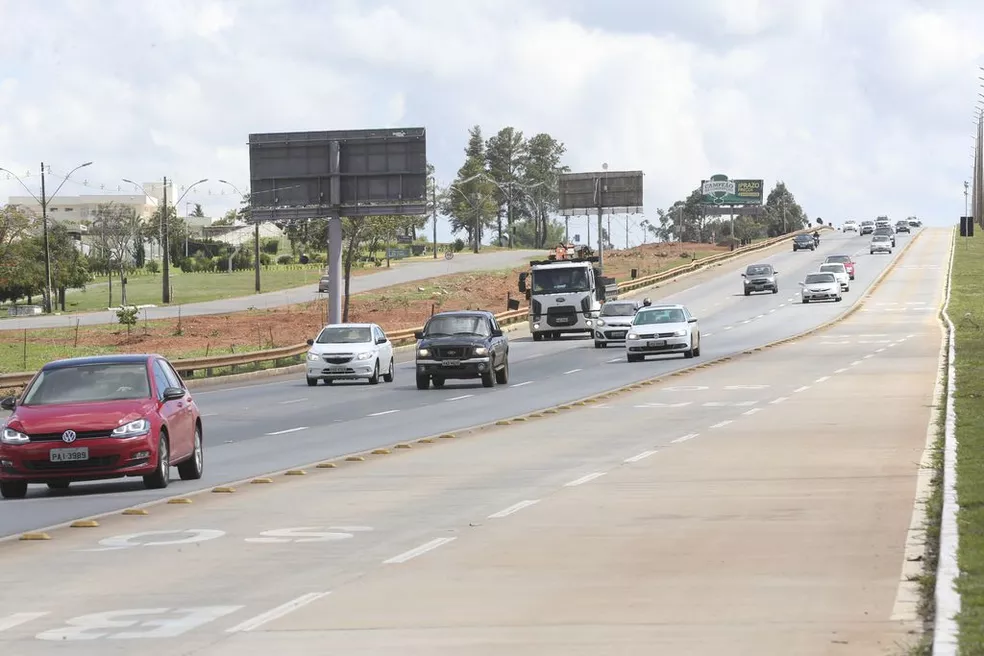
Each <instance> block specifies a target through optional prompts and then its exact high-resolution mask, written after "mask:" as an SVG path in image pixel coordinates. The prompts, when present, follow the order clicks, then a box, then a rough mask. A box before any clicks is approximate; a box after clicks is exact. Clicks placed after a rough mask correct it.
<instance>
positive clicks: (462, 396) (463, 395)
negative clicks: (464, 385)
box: [444, 394, 475, 401]
mask: <svg viewBox="0 0 984 656" xmlns="http://www.w3.org/2000/svg"><path fill="white" fill-rule="evenodd" d="M473 396H475V395H474V394H462V395H461V396H452V397H451V398H450V399H444V400H445V401H461V400H462V399H470V398H471V397H473Z"/></svg>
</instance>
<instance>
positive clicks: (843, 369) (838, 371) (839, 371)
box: [834, 367, 847, 374]
mask: <svg viewBox="0 0 984 656" xmlns="http://www.w3.org/2000/svg"><path fill="white" fill-rule="evenodd" d="M845 371H847V367H844V368H842V369H838V370H837V371H835V372H834V373H835V374H842V373H844V372H845Z"/></svg>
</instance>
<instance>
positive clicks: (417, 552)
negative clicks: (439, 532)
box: [383, 538, 457, 565]
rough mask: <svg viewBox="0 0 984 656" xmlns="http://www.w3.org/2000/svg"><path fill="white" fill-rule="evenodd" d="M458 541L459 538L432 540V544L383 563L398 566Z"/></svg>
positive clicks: (424, 545)
mask: <svg viewBox="0 0 984 656" xmlns="http://www.w3.org/2000/svg"><path fill="white" fill-rule="evenodd" d="M456 539H457V538H436V539H434V540H431V541H430V542H425V543H424V544H422V545H420V546H419V547H415V548H413V549H411V550H409V551H404V552H403V553H401V554H400V555H399V556H393V557H392V558H390V559H389V560H384V561H383V564H384V565H398V564H400V563H405V562H407V561H408V560H411V559H413V558H416V557H417V556H422V555H423V554H425V553H427V552H428V551H433V550H434V549H437V548H438V547H441V546H444V545H445V544H447V543H448V542H453V541H454V540H456Z"/></svg>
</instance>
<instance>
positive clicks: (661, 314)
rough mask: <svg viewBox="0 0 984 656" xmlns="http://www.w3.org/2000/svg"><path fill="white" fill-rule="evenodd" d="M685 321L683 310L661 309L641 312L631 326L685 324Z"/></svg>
mask: <svg viewBox="0 0 984 656" xmlns="http://www.w3.org/2000/svg"><path fill="white" fill-rule="evenodd" d="M686 321H687V319H686V317H685V316H684V314H683V310H681V309H679V308H663V309H659V310H642V311H640V312H639V313H638V314H637V315H636V318H635V320H634V321H633V322H632V325H633V326H643V325H649V324H654V323H685V322H686Z"/></svg>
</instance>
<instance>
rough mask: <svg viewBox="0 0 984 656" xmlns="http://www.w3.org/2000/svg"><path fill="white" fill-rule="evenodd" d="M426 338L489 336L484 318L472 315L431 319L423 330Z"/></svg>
mask: <svg viewBox="0 0 984 656" xmlns="http://www.w3.org/2000/svg"><path fill="white" fill-rule="evenodd" d="M424 335H426V336H427V337H448V336H451V335H478V336H479V337H488V336H489V325H488V321H486V320H485V318H484V317H477V316H472V315H453V314H451V315H447V316H443V317H441V316H437V317H432V318H431V320H430V321H428V322H427V327H426V328H424Z"/></svg>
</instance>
